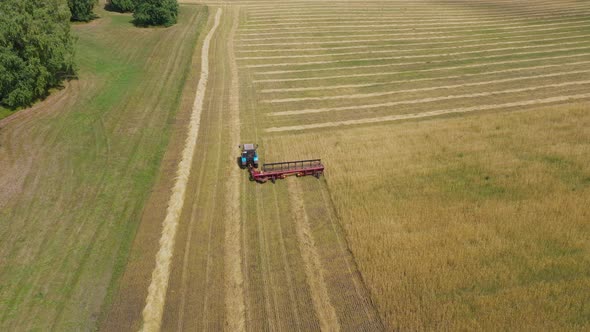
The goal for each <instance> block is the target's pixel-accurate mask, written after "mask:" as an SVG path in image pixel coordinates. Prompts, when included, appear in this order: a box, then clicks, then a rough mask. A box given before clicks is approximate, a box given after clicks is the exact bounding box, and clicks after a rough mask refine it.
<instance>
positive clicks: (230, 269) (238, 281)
mask: <svg viewBox="0 0 590 332" xmlns="http://www.w3.org/2000/svg"><path fill="white" fill-rule="evenodd" d="M238 25H239V7H236V9H235V10H234V12H233V13H232V26H231V30H230V33H229V37H228V39H227V54H228V60H229V67H230V72H231V81H230V96H229V112H230V120H229V132H230V142H231V146H237V145H238V144H240V100H239V98H240V97H239V94H240V85H239V81H238V79H239V77H238V65H237V63H236V60H235V54H234V35H235V33H236V31H237V29H238ZM232 152H233V150H232V149H230V153H229V155H228V164H229V165H233V164H234V155H233V153H232ZM226 197H227V202H226V203H227V204H226V206H227V217H226V218H227V219H226V221H225V253H224V260H225V266H224V273H225V310H226V322H225V325H226V328H227V329H228V330H229V331H245V330H246V322H245V315H246V305H245V299H244V275H243V271H242V244H241V241H240V240H241V239H240V235H242V215H241V201H240V172H239V169H238V168H236V167H230V174H229V180H228V181H227V195H226ZM244 247H245V246H244ZM244 250H245V249H244Z"/></svg>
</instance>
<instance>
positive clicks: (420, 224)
mask: <svg viewBox="0 0 590 332" xmlns="http://www.w3.org/2000/svg"><path fill="white" fill-rule="evenodd" d="M589 13H590V3H587V2H579V1H557V2H556V1H529V2H526V3H525V2H519V1H469V2H467V1H425V2H411V1H379V2H378V1H374V2H362V3H361V2H322V3H313V2H289V3H287V2H285V3H281V4H280V5H276V4H275V5H273V6H268V4H267V3H260V4H257V5H256V4H249V5H247V6H246V5H244V7H243V8H242V16H241V24H240V28H239V29H238V34H237V38H236V43H237V44H236V45H237V48H236V54H237V55H236V57H237V61H238V64H239V69H240V79H241V80H242V81H241V84H242V90H241V95H242V99H247V100H248V102H247V103H242V104H241V105H242V108H243V110H242V114H245V115H246V117H245V118H243V121H242V122H243V126H242V128H243V132H245V133H247V136H246V137H247V138H249V139H251V140H254V139H256V140H257V141H259V142H260V143H261V145H262V151H263V152H262V153H263V159H264V160H265V161H281V160H294V159H309V158H322V160H323V161H324V164H325V165H326V167H327V170H326V179H325V182H323V181H322V184H317V183H315V182H317V180H315V179H301V180H297V181H298V182H300V183H301V185H302V186H304V187H306V188H309V189H308V190H309V191H310V192H314V191H322V190H327V191H328V192H329V199H328V201H330V202H333V206H334V208H335V215H336V216H337V218H338V220H339V221H340V223H341V225H342V226H343V228H344V233H345V237H346V240H347V241H348V245H349V247H350V250H351V252H352V254H353V256H354V259H355V261H356V263H357V264H358V267H359V270H360V273H361V275H362V278H363V280H364V282H365V283H366V286H367V288H368V289H369V292H370V294H371V298H372V300H373V302H374V303H375V304H376V305H377V310H378V312H379V314H380V316H381V318H382V320H383V323H384V325H385V327H386V329H401V330H432V329H443V330H448V329H450V330H457V329H511V330H513V329H555V330H563V329H568V330H569V329H585V328H588V326H590V311H589V308H588V305H587V303H588V301H589V300H590V291H588V286H589V285H590V269H589V268H588V266H589V265H588V262H589V259H590V246H589V245H588V243H587V241H586V239H587V238H588V237H589V236H590V227H589V226H588V220H590V219H589V218H590V209H589V208H588V206H590V167H588V165H589V161H590V160H589V158H590V157H588V156H589V154H588V152H590V144H589V143H588V142H590V141H589V138H590V137H589V132H588V130H587V128H588V122H589V121H590V115H588V114H587V113H588V112H587V110H588V107H589V105H590V104H589V103H588V101H590V90H589V88H590V71H589V70H588V68H589V67H588V65H589V64H590V42H589V41H590V39H589V38H588V34H589V33H590V24H589V21H588V19H587V17H588V14H589ZM249 128H256V130H252V129H250V130H249ZM276 186H278V187H279V188H280V187H281V186H282V184H279V185H276ZM324 186H325V188H322V187H324ZM261 190H264V189H261ZM306 195H311V194H309V193H308V194H306ZM297 196H299V194H298V193H293V192H290V193H288V196H282V197H285V199H291V200H292V199H294V198H296V197H297ZM287 197H288V198H287ZM312 200H313V199H310V202H309V203H308V204H310V208H309V209H311V206H312V204H317V203H316V202H313V203H312ZM328 205H329V204H328ZM312 211H315V210H312ZM322 240H323V239H322V238H321V237H318V238H316V241H320V242H321V241H322Z"/></svg>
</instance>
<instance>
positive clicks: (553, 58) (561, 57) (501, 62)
mask: <svg viewBox="0 0 590 332" xmlns="http://www.w3.org/2000/svg"><path fill="white" fill-rule="evenodd" d="M577 57H588V54H572V55H561V56H552V57H540V58H534V59H526V60H508V61H498V62H488V63H478V64H474V65H463V66H449V67H440V68H428V69H417V70H406V71H393V72H380V73H361V74H350V75H332V76H323V77H322V76H320V77H302V78H273V79H262V80H252V82H254V83H270V82H273V83H274V82H281V83H282V82H296V81H321V80H329V79H340V78H351V77H375V76H391V75H397V74H405V73H418V72H430V71H440V70H451V69H466V68H478V67H486V66H492V65H504V64H512V63H525V62H531V61H539V60H544V61H547V60H556V59H569V58H577ZM365 68H372V67H368V66H367V67H365Z"/></svg>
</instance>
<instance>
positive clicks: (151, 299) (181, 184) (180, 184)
mask: <svg viewBox="0 0 590 332" xmlns="http://www.w3.org/2000/svg"><path fill="white" fill-rule="evenodd" d="M220 17H221V9H218V10H217V14H216V15H215V23H214V25H213V27H212V28H211V30H210V31H209V33H208V34H207V37H206V38H205V40H204V42H203V48H202V56H201V59H202V60H201V61H202V65H201V77H200V78H199V83H198V86H197V92H196V95H195V102H194V104H193V113H192V114H191V119H190V123H189V129H188V135H187V138H186V141H185V146H184V149H183V151H182V159H181V160H180V163H179V164H178V171H177V175H178V177H177V178H176V181H175V184H174V188H173V189H172V195H171V196H170V201H169V203H168V209H167V212H166V218H165V219H164V222H163V229H162V237H161V238H160V249H159V250H158V253H157V255H156V266H155V268H154V271H153V272H152V280H151V283H150V286H149V288H148V296H147V299H146V305H145V307H144V309H143V313H142V314H143V326H142V328H141V330H143V331H159V329H160V326H161V323H162V314H163V311H164V304H165V301H166V291H167V289H168V281H169V278H170V264H171V261H172V256H173V252H174V242H175V238H176V231H177V229H178V220H179V218H180V214H181V212H182V207H183V205H184V198H185V194H186V185H187V182H188V178H189V175H190V171H191V165H192V160H193V156H194V152H195V146H196V143H197V137H198V134H199V124H200V120H201V112H202V109H203V102H204V97H205V92H206V88H207V80H208V77H209V44H210V43H211V39H212V38H213V34H214V33H215V30H217V27H218V26H219V20H220Z"/></svg>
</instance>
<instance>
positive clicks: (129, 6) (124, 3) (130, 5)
mask: <svg viewBox="0 0 590 332" xmlns="http://www.w3.org/2000/svg"><path fill="white" fill-rule="evenodd" d="M137 1H138V0H111V1H110V2H109V5H108V9H109V10H114V11H118V12H121V13H126V12H132V11H133V10H134V9H135V6H136V5H137Z"/></svg>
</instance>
